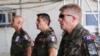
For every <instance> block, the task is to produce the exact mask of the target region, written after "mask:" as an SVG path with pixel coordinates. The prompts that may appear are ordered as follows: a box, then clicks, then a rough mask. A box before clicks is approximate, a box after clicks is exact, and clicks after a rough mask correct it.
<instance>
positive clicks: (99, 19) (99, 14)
mask: <svg viewBox="0 0 100 56" xmlns="http://www.w3.org/2000/svg"><path fill="white" fill-rule="evenodd" d="M99 2H100V1H99V0H98V1H97V12H98V13H97V15H98V17H97V18H98V27H97V29H98V36H99V35H100V34H99V33H100V32H99V31H100V29H99V24H100V10H99Z"/></svg>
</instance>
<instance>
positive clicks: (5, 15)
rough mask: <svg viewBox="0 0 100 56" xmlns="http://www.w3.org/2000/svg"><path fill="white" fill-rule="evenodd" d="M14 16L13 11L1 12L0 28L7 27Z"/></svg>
mask: <svg viewBox="0 0 100 56" xmlns="http://www.w3.org/2000/svg"><path fill="white" fill-rule="evenodd" d="M15 15H16V12H15V11H1V12H0V27H1V26H9V24H10V22H11V20H12V18H13V16H15Z"/></svg>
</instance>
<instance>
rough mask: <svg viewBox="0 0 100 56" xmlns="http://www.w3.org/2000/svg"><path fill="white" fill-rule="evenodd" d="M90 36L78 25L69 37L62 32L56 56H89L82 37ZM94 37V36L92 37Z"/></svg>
mask: <svg viewBox="0 0 100 56" xmlns="http://www.w3.org/2000/svg"><path fill="white" fill-rule="evenodd" d="M87 35H88V36H92V35H91V34H90V33H89V32H88V31H87V30H85V29H84V28H83V27H82V26H81V24H78V25H77V26H76V27H75V29H74V30H73V31H72V34H71V35H70V36H69V35H68V33H67V32H64V34H63V37H62V40H61V43H60V47H59V50H58V55H57V56H90V55H89V51H88V50H87V49H88V47H87V46H86V44H87V43H85V42H84V41H83V37H84V36H87ZM93 37H94V36H93Z"/></svg>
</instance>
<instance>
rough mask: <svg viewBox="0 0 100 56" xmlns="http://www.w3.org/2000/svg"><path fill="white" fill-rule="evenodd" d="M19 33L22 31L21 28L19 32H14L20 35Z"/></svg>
mask: <svg viewBox="0 0 100 56" xmlns="http://www.w3.org/2000/svg"><path fill="white" fill-rule="evenodd" d="M21 31H23V29H22V28H21V29H20V30H19V31H16V32H15V33H16V34H18V35H20V33H21Z"/></svg>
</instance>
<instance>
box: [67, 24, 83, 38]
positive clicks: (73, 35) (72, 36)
mask: <svg viewBox="0 0 100 56" xmlns="http://www.w3.org/2000/svg"><path fill="white" fill-rule="evenodd" d="M81 28H83V27H82V25H81V24H80V23H79V24H77V25H76V27H75V28H74V29H73V31H72V34H71V35H70V36H68V40H73V39H76V38H77V34H78V33H79V30H80V29H81Z"/></svg>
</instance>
